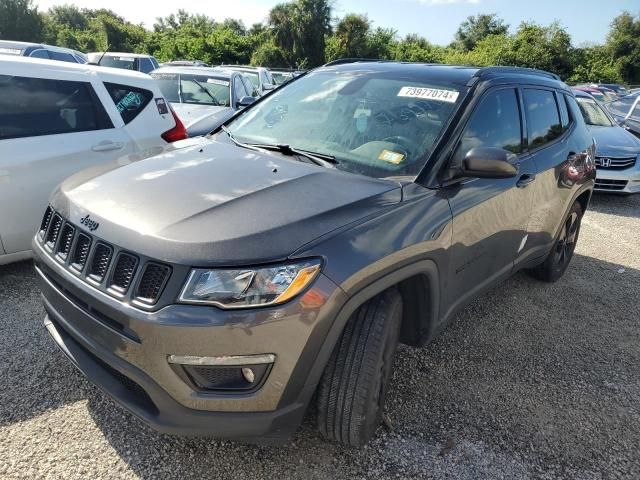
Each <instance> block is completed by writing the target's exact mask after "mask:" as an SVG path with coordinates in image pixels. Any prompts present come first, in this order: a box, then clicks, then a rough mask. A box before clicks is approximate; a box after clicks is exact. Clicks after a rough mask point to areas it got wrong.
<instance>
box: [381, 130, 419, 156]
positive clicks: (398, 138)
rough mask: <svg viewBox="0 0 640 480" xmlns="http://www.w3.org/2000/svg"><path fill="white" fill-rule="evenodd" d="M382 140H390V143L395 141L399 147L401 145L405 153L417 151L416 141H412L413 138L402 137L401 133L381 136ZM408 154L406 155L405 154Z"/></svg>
mask: <svg viewBox="0 0 640 480" xmlns="http://www.w3.org/2000/svg"><path fill="white" fill-rule="evenodd" d="M382 141H383V142H390V143H397V144H398V145H400V146H401V147H403V148H404V149H405V150H406V152H405V153H407V154H409V153H415V152H417V151H418V148H419V146H418V144H417V143H416V142H414V141H413V140H411V139H410V138H408V137H403V136H402V135H392V136H390V137H387V138H383V139H382ZM407 156H408V155H407Z"/></svg>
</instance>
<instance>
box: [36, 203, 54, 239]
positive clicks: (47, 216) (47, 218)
mask: <svg viewBox="0 0 640 480" xmlns="http://www.w3.org/2000/svg"><path fill="white" fill-rule="evenodd" d="M51 217H53V209H52V208H51V207H47V209H46V210H45V212H44V216H43V217H42V222H41V223H40V232H39V233H40V235H41V236H44V234H45V233H46V232H47V228H49V223H50V222H51Z"/></svg>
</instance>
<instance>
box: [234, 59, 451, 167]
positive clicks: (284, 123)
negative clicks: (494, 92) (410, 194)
mask: <svg viewBox="0 0 640 480" xmlns="http://www.w3.org/2000/svg"><path fill="white" fill-rule="evenodd" d="M458 88H459V87H458ZM459 93H460V92H459V90H458V89H457V88H456V87H454V86H453V85H452V84H444V83H439V84H434V83H430V82H428V81H427V80H425V79H424V78H423V76H420V77H418V76H417V75H409V74H398V73H397V72H372V71H368V70H362V71H357V72H348V73H345V72H339V71H332V70H324V71H319V72H314V73H310V74H308V75H307V76H305V77H303V78H301V79H299V80H297V81H295V82H292V83H290V84H287V85H286V86H284V87H282V89H280V90H276V91H275V92H273V93H272V94H271V95H269V97H267V98H266V99H265V100H263V101H261V102H260V103H259V104H257V105H256V106H255V107H252V108H251V109H249V110H248V111H247V112H246V114H244V115H241V116H239V117H238V118H237V119H236V120H234V121H232V122H231V123H230V124H228V127H229V131H230V132H231V133H232V134H233V135H234V137H235V138H236V139H237V140H239V141H242V142H245V143H251V144H288V145H290V146H292V147H294V148H297V149H301V150H306V151H309V152H316V153H322V154H325V155H331V156H333V157H335V158H336V160H337V161H338V165H337V168H340V169H343V170H347V171H350V172H354V173H360V174H364V175H369V176H373V177H389V176H399V175H417V174H418V173H419V172H420V170H421V169H422V167H423V166H424V163H425V161H426V159H427V157H428V154H429V153H430V151H431V149H432V147H433V145H434V143H435V141H436V139H437V138H438V136H439V135H440V133H441V131H442V130H443V128H444V126H445V125H446V123H447V121H448V120H449V118H450V117H451V115H452V113H453V111H454V108H455V106H456V102H457V101H458V98H462V95H459Z"/></svg>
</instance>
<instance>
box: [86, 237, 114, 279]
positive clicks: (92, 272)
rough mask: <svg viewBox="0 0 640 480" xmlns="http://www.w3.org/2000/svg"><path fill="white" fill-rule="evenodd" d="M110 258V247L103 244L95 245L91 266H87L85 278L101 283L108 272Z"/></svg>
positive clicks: (111, 249)
mask: <svg viewBox="0 0 640 480" xmlns="http://www.w3.org/2000/svg"><path fill="white" fill-rule="evenodd" d="M112 256H113V248H112V247H110V246H109V245H107V244H106V243H103V242H99V243H98V244H96V247H95V249H94V251H93V256H92V257H91V264H90V265H89V270H88V272H87V278H90V279H91V280H93V281H95V282H98V283H100V282H102V280H104V277H105V276H106V275H107V271H108V270H109V265H110V264H111V257H112Z"/></svg>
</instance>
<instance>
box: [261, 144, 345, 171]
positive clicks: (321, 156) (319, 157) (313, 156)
mask: <svg viewBox="0 0 640 480" xmlns="http://www.w3.org/2000/svg"><path fill="white" fill-rule="evenodd" d="M248 145H249V146H250V147H255V148H262V149H264V150H273V151H274V152H278V153H282V154H283V155H288V156H293V155H298V156H299V157H304V158H306V159H308V160H310V161H311V162H312V163H315V164H316V165H320V166H322V167H327V168H335V165H337V164H338V160H336V157H334V156H333V155H327V154H326V153H318V152H309V151H307V150H302V149H299V148H296V147H292V146H291V145H287V144H286V143H279V144H273V145H270V144H264V143H251V144H248Z"/></svg>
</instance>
